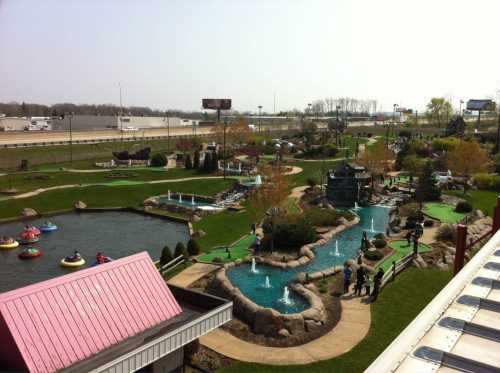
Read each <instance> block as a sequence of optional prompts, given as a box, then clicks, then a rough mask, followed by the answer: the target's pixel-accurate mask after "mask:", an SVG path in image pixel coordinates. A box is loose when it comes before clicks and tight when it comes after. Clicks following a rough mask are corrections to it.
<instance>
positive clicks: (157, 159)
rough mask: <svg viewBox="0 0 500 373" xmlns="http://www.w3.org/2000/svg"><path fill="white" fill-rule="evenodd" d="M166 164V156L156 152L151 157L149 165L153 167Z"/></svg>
mask: <svg viewBox="0 0 500 373" xmlns="http://www.w3.org/2000/svg"><path fill="white" fill-rule="evenodd" d="M166 165H167V157H165V154H162V153H156V154H155V155H153V157H152V158H151V166H153V167H165V166H166Z"/></svg>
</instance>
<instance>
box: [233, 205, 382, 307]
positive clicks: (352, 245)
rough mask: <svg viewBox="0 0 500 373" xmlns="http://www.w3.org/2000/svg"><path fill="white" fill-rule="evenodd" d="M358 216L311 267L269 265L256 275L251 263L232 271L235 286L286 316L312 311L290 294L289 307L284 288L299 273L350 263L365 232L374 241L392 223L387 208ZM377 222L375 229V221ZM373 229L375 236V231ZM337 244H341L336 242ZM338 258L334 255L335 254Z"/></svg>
mask: <svg viewBox="0 0 500 373" xmlns="http://www.w3.org/2000/svg"><path fill="white" fill-rule="evenodd" d="M357 214H358V215H359V217H360V222H359V223H358V224H356V225H354V226H352V227H349V228H347V229H345V230H343V231H342V232H340V233H339V234H338V235H337V236H336V237H335V240H330V241H328V242H327V243H326V244H325V245H323V246H320V247H317V248H316V257H315V258H314V259H313V260H311V261H310V262H309V263H307V264H305V265H303V266H299V267H296V268H293V269H288V270H282V269H281V268H277V267H271V266H267V265H261V266H259V269H258V273H252V271H251V263H247V264H242V265H240V266H237V267H233V268H231V269H230V270H229V271H228V276H229V279H230V280H231V282H232V283H233V285H235V286H237V287H238V288H240V290H241V291H242V292H243V293H244V294H245V295H246V296H247V297H248V298H250V299H251V300H252V301H254V302H255V303H257V304H259V305H261V306H264V307H271V308H274V309H276V310H278V311H279V312H282V313H293V312H300V311H302V310H304V309H306V308H308V307H309V304H308V302H307V301H306V300H305V299H304V298H302V297H301V296H300V295H299V294H297V293H295V292H294V291H290V292H289V299H290V300H291V301H292V302H293V304H292V305H285V304H284V303H282V302H280V301H279V300H280V299H281V298H283V293H284V287H285V286H287V285H288V284H289V283H290V282H291V281H292V280H293V279H294V278H295V277H296V276H297V274H298V273H299V272H309V273H311V272H316V271H322V270H324V269H326V268H329V267H332V266H335V265H341V264H342V263H343V262H344V261H345V260H347V259H353V258H355V257H356V256H357V254H358V250H359V247H360V246H361V237H362V234H363V232H364V231H366V232H367V233H368V237H369V238H373V236H374V234H375V233H374V232H384V231H385V228H386V227H387V223H388V220H389V209H387V208H385V207H377V206H370V207H361V208H360V209H359V210H358V211H357ZM372 219H373V227H372V226H371V225H372V224H371V221H372ZM371 228H373V230H374V232H372V231H371ZM336 241H337V244H335V242H336ZM336 246H337V247H338V256H335V252H336V250H335V248H336ZM332 252H333V253H334V255H331V253H332ZM266 276H268V277H269V279H270V281H271V283H272V287H271V288H269V289H265V288H264V287H263V286H262V284H263V283H264V281H265V277H266Z"/></svg>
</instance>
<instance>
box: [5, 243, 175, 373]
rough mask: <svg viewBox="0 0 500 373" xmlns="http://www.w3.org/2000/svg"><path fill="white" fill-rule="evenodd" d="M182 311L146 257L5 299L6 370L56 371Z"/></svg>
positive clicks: (44, 284) (25, 289)
mask: <svg viewBox="0 0 500 373" xmlns="http://www.w3.org/2000/svg"><path fill="white" fill-rule="evenodd" d="M181 312H182V309H181V307H180V306H179V304H178V303H177V301H176V299H175V298H174V296H173V295H172V293H171V291H170V289H169V288H168V287H167V285H166V283H165V281H164V280H163V278H162V277H161V276H160V274H159V273H158V271H157V270H156V268H155V266H154V263H153V262H152V260H151V258H150V257H149V255H148V254H147V253H146V252H143V253H139V254H136V255H132V256H129V257H126V258H123V259H119V260H115V261H113V262H110V263H106V264H103V265H99V266H96V267H92V268H88V269H84V270H81V271H78V272H75V273H71V274H68V275H65V276H60V277H57V278H54V279H51V280H48V281H44V282H40V283H37V284H34V285H30V286H26V287H23V288H20V289H16V290H13V291H9V292H6V293H3V294H0V346H1V348H0V367H2V368H7V369H13V370H20V371H27V372H32V373H50V372H56V371H59V370H62V369H65V368H67V367H70V366H71V365H74V364H76V363H78V362H81V361H83V360H85V359H88V358H90V357H92V356H94V355H96V354H98V353H100V352H101V351H103V350H105V349H108V348H109V347H111V346H114V345H117V344H119V343H121V342H123V341H125V340H127V339H129V338H131V337H133V336H135V335H137V334H140V333H142V332H144V331H145V330H148V329H150V328H152V327H155V326H157V325H158V324H160V323H163V322H164V321H166V320H169V319H171V318H173V317H175V316H177V315H179V314H180V313H181Z"/></svg>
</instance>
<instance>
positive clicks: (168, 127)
mask: <svg viewBox="0 0 500 373" xmlns="http://www.w3.org/2000/svg"><path fill="white" fill-rule="evenodd" d="M165 115H166V116H167V153H170V118H169V117H168V111H166V112H165Z"/></svg>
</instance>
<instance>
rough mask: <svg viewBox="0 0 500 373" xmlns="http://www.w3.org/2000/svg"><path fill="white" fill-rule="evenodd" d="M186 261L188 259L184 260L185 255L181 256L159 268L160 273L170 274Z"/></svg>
mask: <svg viewBox="0 0 500 373" xmlns="http://www.w3.org/2000/svg"><path fill="white" fill-rule="evenodd" d="M185 261H186V258H184V255H179V256H178V257H177V258H175V259H172V260H171V261H170V262H168V263H167V264H165V265H163V266H162V267H159V268H158V271H160V274H162V275H165V274H167V273H168V272H170V271H172V270H173V269H174V268H177V267H178V266H179V265H181V264H182V263H184V262H185Z"/></svg>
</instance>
